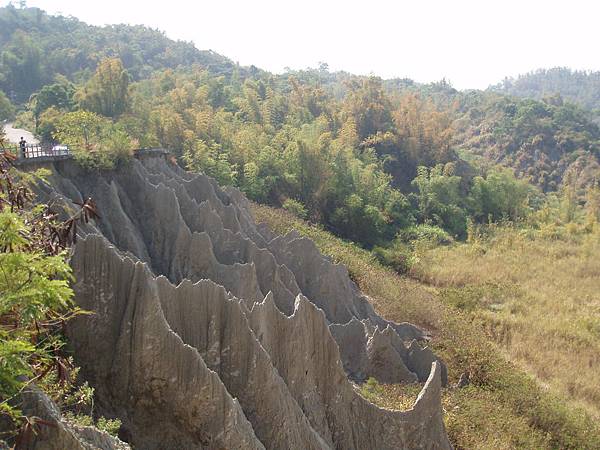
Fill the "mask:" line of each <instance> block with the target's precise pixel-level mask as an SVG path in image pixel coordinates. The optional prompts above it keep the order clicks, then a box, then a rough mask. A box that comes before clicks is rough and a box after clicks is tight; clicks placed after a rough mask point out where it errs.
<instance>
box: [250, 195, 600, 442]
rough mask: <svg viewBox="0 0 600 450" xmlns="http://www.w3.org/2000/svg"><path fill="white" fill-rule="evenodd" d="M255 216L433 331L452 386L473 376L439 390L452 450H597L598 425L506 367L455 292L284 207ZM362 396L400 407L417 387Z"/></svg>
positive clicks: (389, 310) (399, 315)
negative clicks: (294, 236) (386, 263)
mask: <svg viewBox="0 0 600 450" xmlns="http://www.w3.org/2000/svg"><path fill="white" fill-rule="evenodd" d="M253 211H254V214H255V216H256V219H257V221H258V222H265V223H267V224H268V225H269V226H270V227H271V228H272V229H273V230H274V231H276V232H278V233H286V232H288V231H289V230H291V229H296V230H298V231H299V232H300V233H301V234H303V235H306V236H308V237H310V238H312V239H313V240H314V241H315V243H316V244H317V246H318V247H319V248H320V249H321V251H322V252H323V253H324V254H327V255H329V256H331V257H332V258H333V260H334V261H336V262H340V263H343V264H345V265H346V266H347V267H348V269H349V271H350V274H351V276H352V277H353V279H354V280H355V281H356V282H357V284H358V285H359V286H360V288H361V290H362V291H363V292H365V293H366V294H367V295H369V296H370V297H371V299H372V301H373V304H374V305H375V308H376V309H377V310H378V312H379V313H380V314H382V315H383V316H385V317H386V318H388V319H391V320H395V321H411V322H413V323H416V324H418V325H420V326H422V327H424V328H427V329H428V330H430V331H431V332H432V333H433V336H434V338H433V341H432V346H433V347H434V349H435V351H436V352H437V353H438V355H440V356H441V357H442V358H444V360H445V361H446V363H447V364H448V369H449V375H450V384H452V383H455V382H456V381H457V379H458V377H459V376H460V374H461V373H463V372H465V371H468V372H470V374H471V381H472V382H471V384H470V386H468V387H467V388H463V389H453V388H448V389H446V391H445V393H444V399H443V400H444V408H445V411H446V416H445V417H446V425H447V428H448V433H449V435H450V438H451V440H452V442H453V443H454V445H455V447H456V448H468V449H488V448H496V449H508V448H532V449H534V448H535V449H541V448H578V449H584V448H590V449H591V448H600V426H598V425H597V424H595V422H594V420H593V419H592V418H591V417H590V416H589V415H588V414H586V413H585V412H584V411H582V410H579V409H576V408H572V407H567V406H565V403H564V402H563V401H561V399H560V398H559V397H557V396H554V395H553V394H550V393H549V392H546V391H545V390H544V389H542V388H541V387H540V386H539V384H538V383H537V382H536V381H535V380H533V379H532V378H531V377H530V376H528V375H526V374H525V372H524V371H522V370H520V369H518V368H516V367H514V366H513V365H512V364H510V363H509V362H507V361H506V359H505V358H504V357H503V356H502V350H501V349H500V348H499V347H498V346H497V345H496V343H494V342H493V340H492V339H490V338H489V336H488V333H486V332H485V329H486V327H484V326H482V319H481V317H479V315H478V314H476V313H474V312H473V311H471V310H469V309H465V308H462V309H461V308H457V307H455V306H452V305H453V304H456V302H455V300H456V295H455V296H454V297H452V296H451V295H448V292H449V291H448V290H447V289H440V288H437V287H429V286H425V285H424V284H423V283H419V282H418V281H416V280H412V279H409V278H405V277H400V276H398V275H396V274H395V273H393V272H392V271H390V270H388V269H386V268H384V267H382V266H381V265H380V264H379V263H377V261H376V260H375V259H374V258H373V257H372V255H371V254H370V253H369V252H367V251H364V250H362V249H360V248H358V247H357V246H355V245H353V244H351V243H348V242H344V241H342V240H340V239H338V238H336V237H334V236H332V235H331V234H330V233H327V232H325V231H323V230H320V229H318V228H316V227H313V226H309V225H307V224H306V223H305V222H302V221H300V220H298V219H296V218H295V217H293V216H291V215H290V214H288V213H286V212H284V211H282V210H276V209H273V208H269V207H265V206H258V205H254V206H253ZM453 300H454V301H453ZM363 393H366V394H368V396H369V397H370V398H371V399H372V400H373V401H376V402H378V403H380V404H381V405H383V406H387V407H394V406H397V407H398V408H404V407H405V406H406V404H407V396H413V395H414V389H412V388H411V389H408V390H404V389H402V388H401V387H399V386H393V385H388V386H386V385H375V386H366V387H365V388H364V389H363Z"/></svg>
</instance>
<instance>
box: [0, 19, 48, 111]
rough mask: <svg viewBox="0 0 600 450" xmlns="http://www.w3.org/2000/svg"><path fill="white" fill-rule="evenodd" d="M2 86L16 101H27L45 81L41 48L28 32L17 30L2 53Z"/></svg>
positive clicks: (0, 62) (0, 69)
mask: <svg viewBox="0 0 600 450" xmlns="http://www.w3.org/2000/svg"><path fill="white" fill-rule="evenodd" d="M0 74H1V75H0V88H2V90H4V92H6V93H7V94H8V95H9V97H10V98H11V100H12V101H13V102H15V103H18V102H23V101H26V100H27V99H28V98H29V95H30V93H31V92H34V91H36V90H38V89H39V87H40V86H41V85H42V83H43V78H44V77H43V68H42V56H41V50H40V48H39V46H38V45H37V44H36V42H35V41H34V40H33V39H32V38H31V36H29V35H28V34H27V33H25V32H23V31H21V30H17V31H16V32H15V33H14V34H13V36H12V38H11V40H10V42H9V43H8V45H6V46H5V47H4V50H3V51H2V52H1V53H0Z"/></svg>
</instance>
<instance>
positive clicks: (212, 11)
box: [0, 0, 600, 89]
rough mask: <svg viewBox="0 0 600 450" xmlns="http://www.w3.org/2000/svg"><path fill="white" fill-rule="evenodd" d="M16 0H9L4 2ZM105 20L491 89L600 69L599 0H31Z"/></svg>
mask: <svg viewBox="0 0 600 450" xmlns="http://www.w3.org/2000/svg"><path fill="white" fill-rule="evenodd" d="M6 3H8V2H6V1H3V0H0V4H6ZM14 3H15V4H16V3H18V2H14ZM27 4H28V5H29V6H37V7H40V8H42V9H45V10H46V11H48V12H51V13H57V12H60V13H62V14H63V15H72V16H75V17H77V18H79V19H81V20H83V21H85V22H88V23H92V24H95V25H103V24H111V23H130V24H144V25H148V26H150V27H153V28H158V29H161V30H163V31H165V32H166V34H167V36H169V37H171V38H173V39H183V40H187V41H193V42H194V43H195V44H196V46H197V47H198V48H200V49H212V50H214V51H216V52H218V53H221V54H223V55H225V56H227V57H229V58H231V59H233V60H234V61H238V62H239V63H240V64H242V65H250V64H254V65H255V66H258V67H260V68H263V69H267V70H271V71H275V72H280V71H282V70H283V68H284V67H291V68H293V69H299V68H306V67H309V66H310V67H316V66H317V65H318V63H319V62H320V61H324V62H327V63H328V64H329V67H330V68H331V69H332V70H347V71H349V72H353V73H357V74H370V73H373V74H375V75H379V76H382V77H384V78H392V77H409V78H413V79H415V80H417V81H422V82H427V81H435V80H440V79H441V78H443V77H445V78H446V79H447V80H449V81H450V82H451V83H452V84H453V85H454V86H455V87H457V88H460V89H463V88H484V87H487V86H488V85H489V84H491V83H496V82H498V81H501V80H502V78H504V76H507V75H517V74H519V73H524V72H527V71H530V70H533V69H536V68H541V67H544V68H549V67H554V66H569V67H572V68H574V69H588V70H600V53H599V51H598V44H599V43H600V26H599V24H598V19H599V17H600V2H599V1H598V0H568V1H566V0H563V1H557V0H479V1H476V0H408V1H406V0H396V1H392V0H387V1H386V0H362V1H354V0H302V1H287V0H278V1H277V0H256V1H251V0H246V1H243V0H239V1H233V0H214V1H202V0H199V1H184V0H167V1H155V0H154V1H153V0H145V1H129V0H102V1H88V0H30V1H28V2H27Z"/></svg>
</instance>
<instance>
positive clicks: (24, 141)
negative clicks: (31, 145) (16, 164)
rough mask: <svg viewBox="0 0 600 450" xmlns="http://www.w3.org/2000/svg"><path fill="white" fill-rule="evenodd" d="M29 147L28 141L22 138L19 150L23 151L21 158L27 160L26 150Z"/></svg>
mask: <svg viewBox="0 0 600 450" xmlns="http://www.w3.org/2000/svg"><path fill="white" fill-rule="evenodd" d="M26 147H27V141H26V140H25V139H23V136H21V140H20V141H19V149H20V150H21V157H22V158H25V148H26Z"/></svg>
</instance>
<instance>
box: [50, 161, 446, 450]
mask: <svg viewBox="0 0 600 450" xmlns="http://www.w3.org/2000/svg"><path fill="white" fill-rule="evenodd" d="M40 194H41V195H42V197H43V198H44V200H46V201H53V202H55V203H57V204H59V203H60V204H63V205H65V208H66V209H68V207H69V203H70V202H72V201H81V200H82V199H85V198H87V197H93V198H94V199H95V200H96V202H97V204H98V205H100V209H101V215H102V220H101V221H99V223H97V224H95V225H92V224H89V225H88V226H86V227H85V228H84V229H83V230H81V231H82V234H83V235H84V236H86V235H87V237H84V238H83V239H80V240H79V241H78V244H77V245H76V248H75V253H74V256H73V260H72V264H73V267H74V270H75V275H76V279H77V283H76V285H75V292H76V300H77V302H78V303H79V304H80V306H82V307H83V308H85V309H88V310H90V311H93V312H94V314H93V315H90V316H84V317H81V318H79V319H77V320H76V321H74V322H73V324H72V325H71V327H70V330H69V333H70V335H71V337H72V341H73V343H74V346H75V354H76V358H77V362H78V363H79V364H80V365H81V366H82V371H83V373H84V375H85V376H86V378H87V379H88V380H90V382H91V383H92V385H93V386H94V387H95V388H96V392H97V396H98V401H99V402H100V404H101V407H102V408H103V409H104V410H105V411H106V412H107V413H109V414H112V415H115V416H118V417H119V418H120V419H121V420H122V421H123V433H124V434H126V436H125V437H126V438H127V440H128V441H129V442H131V443H133V444H134V446H138V447H140V448H220V447H225V448H263V447H266V448H378V449H383V448H450V444H449V442H448V440H447V437H446V434H445V430H444V427H443V423H442V413H441V405H440V389H441V385H442V384H443V383H445V377H446V375H445V367H444V366H443V364H442V363H441V362H440V361H437V359H436V357H435V355H433V353H431V351H430V350H429V349H427V348H422V346H421V345H420V344H419V343H418V342H417V340H419V339H422V338H423V333H422V332H421V331H420V330H419V329H418V328H416V327H414V326H412V325H410V324H407V323H403V324H396V323H391V322H388V321H385V320H384V319H383V318H381V317H380V316H378V315H377V314H376V313H375V312H374V310H373V308H372V307H371V305H370V304H369V302H368V300H367V298H366V297H365V296H364V295H362V294H361V293H360V291H359V290H358V289H357V287H356V286H355V285H354V283H353V282H352V281H351V280H350V278H349V277H348V273H347V271H346V269H345V267H343V266H341V265H336V264H333V263H331V262H330V261H329V260H328V259H327V258H325V257H323V255H321V254H320V252H319V251H318V249H317V248H316V246H315V245H314V243H313V242H312V241H310V240H309V239H306V238H302V237H300V236H299V235H297V234H296V233H289V234H288V235H286V236H275V235H272V234H271V233H270V232H269V231H268V230H267V229H265V228H264V227H257V226H256V224H255V223H254V220H253V218H252V216H251V213H250V211H249V208H248V206H247V202H246V200H245V199H244V198H243V196H242V195H241V194H240V193H239V192H238V191H235V190H227V191H224V190H222V189H220V188H219V187H218V186H217V185H216V183H215V182H214V181H213V180H212V179H210V178H208V177H206V176H203V175H196V174H190V173H187V172H184V171H182V170H181V169H179V168H178V167H176V166H172V165H170V164H168V163H167V162H165V161H164V160H163V159H162V158H151V157H149V158H145V159H142V160H141V161H133V162H132V163H131V165H130V166H128V167H125V168H122V169H119V170H116V171H110V172H105V173H102V174H94V175H90V174H89V173H86V172H84V171H83V170H82V169H81V168H79V167H78V166H76V165H75V164H74V163H73V162H70V161H64V162H60V163H56V164H55V165H54V169H53V174H52V176H51V178H50V179H49V183H47V184H44V185H41V186H40ZM369 376H373V377H375V378H377V379H379V380H381V381H382V382H400V381H403V382H416V381H421V382H424V383H425V385H424V387H423V390H422V391H421V394H420V395H419V397H418V399H417V401H416V403H415V405H414V407H413V408H412V409H411V410H409V411H403V412H400V411H389V410H383V409H380V408H378V407H376V406H374V405H372V404H370V403H369V402H367V401H366V400H364V399H363V398H362V397H361V396H360V395H358V393H357V392H356V390H355V388H354V387H353V384H352V383H351V382H350V380H349V379H348V377H350V378H351V379H354V380H359V381H360V380H363V379H365V378H366V377H369Z"/></svg>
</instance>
